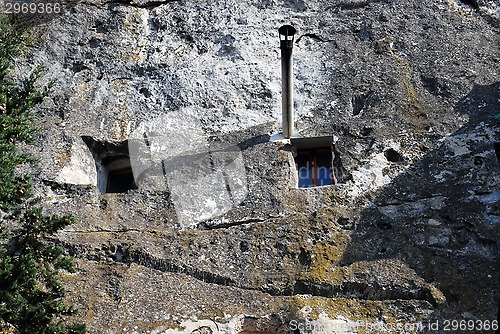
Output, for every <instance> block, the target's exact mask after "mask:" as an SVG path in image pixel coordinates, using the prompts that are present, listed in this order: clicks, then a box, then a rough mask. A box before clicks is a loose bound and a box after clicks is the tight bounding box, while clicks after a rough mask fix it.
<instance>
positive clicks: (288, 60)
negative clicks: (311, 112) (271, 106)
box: [278, 25, 297, 139]
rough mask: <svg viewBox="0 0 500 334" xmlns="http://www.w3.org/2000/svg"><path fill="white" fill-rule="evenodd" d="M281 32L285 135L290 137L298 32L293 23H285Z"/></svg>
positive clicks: (282, 101)
mask: <svg viewBox="0 0 500 334" xmlns="http://www.w3.org/2000/svg"><path fill="white" fill-rule="evenodd" d="M278 32H279V34H280V49H281V79H282V92H281V103H282V106H281V112H282V122H283V123H282V124H283V125H282V126H283V136H284V137H285V138H287V139H288V138H290V137H291V136H292V134H293V127H294V113H293V72H292V70H293V62H292V50H293V39H294V35H295V33H296V32H297V30H295V28H294V27H292V26H291V25H284V26H282V27H281V28H279V29H278Z"/></svg>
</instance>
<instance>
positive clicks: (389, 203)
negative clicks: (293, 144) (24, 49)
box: [18, 0, 500, 333]
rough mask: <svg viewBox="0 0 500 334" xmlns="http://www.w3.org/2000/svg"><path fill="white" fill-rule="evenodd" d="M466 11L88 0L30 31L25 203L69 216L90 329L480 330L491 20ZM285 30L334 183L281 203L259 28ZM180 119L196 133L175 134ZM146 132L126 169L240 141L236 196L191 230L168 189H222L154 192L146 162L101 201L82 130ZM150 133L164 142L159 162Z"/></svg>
mask: <svg viewBox="0 0 500 334" xmlns="http://www.w3.org/2000/svg"><path fill="white" fill-rule="evenodd" d="M478 6H479V8H478V9H474V8H472V7H471V6H469V5H467V4H465V3H464V2H459V1H454V0H440V1H410V0H401V1H375V0H374V1H354V0H353V1H328V2H327V1H307V0H294V1H288V0H287V1H275V0H266V1H264V0H255V1H249V2H246V3H241V2H238V1H233V0H227V1H211V2H206V1H118V2H107V1H98V2H89V1H87V2H85V1H84V2H80V3H77V4H74V5H73V6H72V8H71V9H69V8H68V10H67V11H66V12H65V13H63V14H62V15H60V16H56V17H53V18H52V19H51V20H47V22H44V23H42V24H40V25H38V26H37V28H36V32H37V33H36V37H37V40H38V42H36V43H35V45H34V47H33V49H32V53H31V54H30V55H29V57H27V58H26V59H25V61H24V65H23V66H19V67H18V71H19V72H20V73H22V72H27V71H28V70H29V68H30V67H31V66H34V65H35V64H39V63H42V64H44V65H46V66H48V74H47V80H48V79H50V78H55V79H57V82H58V83H57V86H56V89H55V92H54V94H53V95H52V96H51V97H50V98H48V99H47V100H46V101H45V103H44V105H43V107H41V108H39V109H38V110H37V114H38V116H39V117H38V120H39V126H40V128H41V133H40V136H39V145H38V146H37V147H36V148H33V150H35V151H36V154H37V155H38V156H39V157H40V164H39V165H38V166H37V167H36V170H35V172H36V181H37V189H38V191H39V193H40V194H41V195H43V196H44V200H45V203H46V209H47V211H49V212H56V213H66V212H72V213H74V214H75V216H76V217H77V218H78V223H77V224H75V225H72V226H70V227H69V228H67V229H66V230H65V231H63V232H61V233H60V235H59V236H58V238H59V240H60V241H61V244H63V245H64V246H65V247H66V248H67V249H68V251H69V252H70V253H71V254H73V255H75V256H76V257H77V258H79V260H78V265H79V268H80V270H79V271H78V273H77V274H75V275H67V277H66V278H65V279H66V280H67V282H68V284H69V292H70V294H69V295H70V296H69V298H70V299H71V300H72V301H74V302H75V303H76V304H77V306H78V307H79V308H80V309H81V316H80V317H81V319H83V320H84V321H86V322H87V323H88V324H89V327H90V331H91V333H103V332H105V331H108V332H109V333H118V332H128V333H133V332H136V333H161V332H167V330H168V329H171V332H173V331H174V328H177V329H176V330H178V331H179V332H184V333H191V332H193V331H194V333H204V332H203V331H205V332H207V331H209V330H211V331H212V332H214V333H215V331H220V332H221V333H244V332H245V330H247V331H249V330H260V331H261V332H264V333H265V330H267V331H268V332H271V333H275V332H276V333H278V332H279V333H281V332H283V331H287V330H290V326H289V325H290V321H292V320H294V319H295V320H296V319H301V321H306V320H311V321H313V322H311V323H313V324H315V325H316V326H317V328H322V329H321V330H319V331H317V332H318V333H328V332H329V333H331V332H334V331H337V332H339V333H344V332H345V333H351V332H363V329H362V328H359V326H358V327H356V325H355V324H356V321H360V320H363V321H366V322H371V323H377V322H379V323H380V322H381V323H384V322H385V323H415V322H419V321H420V322H422V324H428V323H429V321H431V320H432V321H435V320H442V319H458V320H460V319H466V320H470V319H472V320H484V321H485V320H490V321H492V320H493V319H494V318H496V312H497V308H498V296H499V293H500V292H499V290H498V287H499V286H500V278H499V272H500V270H498V269H499V268H498V239H499V226H500V214H499V212H500V211H499V204H498V203H499V199H500V195H499V192H498V189H500V187H499V185H500V179H499V171H500V166H499V164H498V161H497V157H496V156H495V152H494V148H493V145H494V143H498V142H500V134H499V120H498V110H499V109H498V107H499V103H498V97H499V94H498V93H499V92H498V91H499V84H498V78H499V75H498V67H499V66H498V63H499V61H498V60H499V55H498V19H499V8H500V6H499V4H498V2H496V1H486V0H484V1H478ZM289 23H291V24H293V25H294V26H295V27H296V28H297V29H298V35H297V39H296V43H295V49H294V64H295V68H294V75H295V95H296V99H295V110H296V115H297V119H296V127H297V130H298V131H299V133H300V134H301V135H303V136H320V135H333V136H335V139H336V140H335V148H336V150H337V151H338V152H337V153H338V155H339V157H340V162H341V164H342V170H343V171H344V175H343V178H342V183H340V184H338V185H335V186H328V187H321V188H311V189H297V187H296V182H297V181H296V180H297V175H296V171H295V166H294V161H293V150H292V149H291V148H290V146H289V145H284V144H279V143H275V142H272V141H270V138H271V137H272V136H273V135H274V134H277V133H279V132H280V124H279V121H278V120H280V119H281V115H280V110H281V95H280V91H281V81H280V68H279V66H280V60H279V41H278V34H277V29H278V28H279V27H280V26H281V25H282V24H289ZM495 115H497V118H495ZM190 119H195V120H196V126H195V128H194V129H193V128H191V127H190V126H179V124H186V120H190ZM188 123H189V122H188ZM176 126H177V128H176ZM142 129H144V133H146V134H147V136H146V137H148V138H159V140H158V141H157V142H156V143H157V146H155V145H156V144H154V143H153V145H149V146H147V147H148V150H149V151H147V150H146V151H140V150H136V151H134V152H135V153H136V157H137V161H149V160H148V159H150V160H151V155H147V154H152V152H153V153H154V152H157V153H158V152H171V151H172V150H175V149H176V148H179V147H180V148H182V150H184V151H182V150H181V151H182V152H191V153H190V154H194V153H196V152H198V151H196V150H199V149H201V148H204V147H205V148H206V147H210V148H214V147H220V146H218V145H223V147H231V146H236V147H238V150H239V151H240V153H241V161H242V164H240V165H239V166H240V167H242V168H243V170H244V175H245V183H244V186H245V188H246V189H245V192H244V193H240V194H244V196H243V195H242V197H241V198H239V197H231V201H229V200H227V199H226V202H224V203H233V205H229V206H225V205H222V206H221V207H220V208H219V209H220V210H219V209H217V210H219V211H217V210H215V209H214V210H215V211H212V213H215V214H212V215H205V213H206V212H205V211H203V210H202V211H197V210H198V208H197V207H195V205H193V211H191V212H202V213H203V212H204V213H203V214H193V215H191V216H189V217H188V216H186V215H183V214H182V212H190V211H189V208H187V209H185V210H187V211H179V207H180V206H182V204H183V203H185V202H180V201H182V200H183V197H182V196H179V192H180V191H181V189H191V188H190V187H192V190H190V191H192V192H193V195H196V196H198V197H196V198H198V199H192V203H199V202H198V201H199V198H204V197H205V196H207V197H208V198H212V197H214V196H215V195H217V194H220V195H221V196H225V195H227V194H229V195H231V194H234V193H233V190H232V189H234V187H232V186H234V185H235V184H236V183H233V184H231V183H228V184H227V187H226V190H227V192H226V191H225V189H224V188H220V189H219V192H214V191H208V190H207V189H212V188H207V187H206V186H205V185H203V184H200V185H198V186H197V187H194V186H193V185H196V183H195V182H194V181H193V180H194V179H196V178H197V177H199V176H200V175H201V174H200V173H202V172H203V169H200V168H197V170H194V171H193V173H192V174H191V173H188V175H192V179H190V177H185V174H186V173H183V177H184V178H185V180H184V182H185V185H186V186H185V187H184V186H183V183H182V182H181V181H180V180H182V179H179V178H176V179H175V180H176V183H175V184H173V185H172V184H171V183H170V184H169V182H166V183H165V182H164V180H163V175H162V174H161V173H160V175H158V173H157V171H158V170H160V169H158V168H160V167H161V165H158V164H157V165H154V164H153V165H151V166H153V167H151V169H150V171H151V170H152V171H153V172H151V173H150V174H147V173H146V175H147V177H145V178H144V179H142V180H140V182H139V180H138V182H137V183H138V189H135V190H130V191H129V192H127V193H124V194H101V191H99V189H98V188H97V184H98V180H97V177H98V173H97V170H96V167H95V162H94V160H93V156H92V152H91V151H90V150H89V147H88V145H86V144H85V142H84V140H83V139H82V137H91V138H92V139H93V140H94V141H96V142H103V143H109V147H118V146H119V145H118V144H119V143H124V142H125V141H126V140H129V141H130V140H132V139H137V138H139V139H141V138H140V136H141V133H142ZM175 129H177V130H175ZM176 131H177V132H176ZM173 134H176V137H175V138H176V140H178V141H173V137H172V136H173ZM155 135H156V136H157V137H154V136H155ZM169 136H170V137H169ZM179 136H180V137H179ZM182 136H185V138H186V139H185V140H184V139H182V138H184V137H182ZM162 138H170V139H171V140H169V141H168V143H166V144H165V145H166V146H165V147H168V145H169V144H172V142H175V143H177V142H178V143H179V144H176V145H173V146H172V145H171V146H172V147H170V148H169V150H165V147H164V148H163V151H162V149H161V147H160V146H161V145H160V144H161V141H162ZM158 143H159V144H158ZM207 143H208V144H207ZM214 143H215V144H214ZM158 145H159V146H158ZM154 147H160V148H159V149H158V150H156V151H155V150H154V149H153V148H154ZM129 148H130V146H129ZM208 151H209V152H210V149H209V150H208ZM200 152H201V153H207V149H201V151H200ZM200 152H198V153H200ZM132 153H133V152H132V150H131V151H130V152H129V154H131V155H133V154H132ZM143 153H144V154H146V155H142V154H143ZM162 154H163V153H162ZM176 156H177V155H176ZM209 156H210V157H213V156H215V157H217V156H216V155H214V154H209ZM238 156H239V155H238ZM141 159H142V160H141ZM144 159H145V160H144ZM210 159H212V160H210V161H212V163H213V161H218V160H217V159H216V158H215V160H213V159H214V158H210ZM160 160H161V159H160ZM200 161H202V162H203V161H205V160H200ZM207 161H208V160H207ZM221 161H222V160H221ZM203 163H205V162H203ZM154 166H156V167H154ZM158 166H160V167H158ZM203 166H206V164H205V165H203ZM155 168H156V169H155ZM214 170H217V169H216V168H215V169H214ZM236 170H237V171H241V170H240V169H236ZM167 172H168V171H167ZM238 173H239V172H238ZM167 174H168V173H167ZM227 175H229V177H227ZM227 175H226V176H224V177H226V178H224V177H222V179H224V180H233V179H235V177H234V174H227ZM211 180H218V179H217V178H213V179H211ZM162 182H163V183H162ZM159 184H162V186H161V187H160V186H159ZM241 184H242V185H243V183H241ZM219 185H220V184H219ZM176 187H177V188H176ZM200 194H203V196H200ZM174 196H178V197H174ZM217 196H218V195H217ZM217 196H215V197H217ZM235 198H236V199H237V200H234V199H235ZM214 202H215V203H216V204H217V203H218V202H217V200H214ZM207 208H209V206H207ZM186 217H187V218H186ZM186 220H188V222H187V223H186ZM254 318H255V319H261V320H259V321H260V322H259V321H257V320H255V319H254ZM252 319H253V320H252ZM210 320H213V322H210ZM186 321H188V322H189V324H187V323H186ZM273 324H274V325H276V326H277V327H274V328H275V329H273V330H271V329H269V328H267V329H266V326H268V327H269V326H271V325H273ZM320 324H322V325H321V326H320ZM323 325H324V326H323ZM214 326H215V327H214ZM245 326H246V327H245ZM280 326H281V327H280ZM283 326H284V327H283ZM287 326H288V327H287ZM319 326H320V327H319ZM182 328H184V330H183V329H182ZM379 332H384V331H383V330H380V331H379ZM424 332H432V331H430V329H429V328H425V330H424Z"/></svg>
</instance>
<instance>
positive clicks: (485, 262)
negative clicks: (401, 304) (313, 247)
mask: <svg viewBox="0 0 500 334" xmlns="http://www.w3.org/2000/svg"><path fill="white" fill-rule="evenodd" d="M499 88H500V85H499V83H495V84H492V85H487V86H479V85H476V86H475V87H474V88H473V89H472V90H471V92H470V93H469V94H468V95H467V96H465V97H464V98H463V99H461V100H460V101H459V102H458V103H457V104H456V105H455V108H454V110H455V112H457V113H460V114H462V115H464V116H466V117H468V119H469V120H468V122H467V123H466V124H465V125H464V126H463V127H462V128H460V129H459V130H458V131H456V132H455V133H453V134H451V135H450V136H449V137H447V138H445V139H444V140H440V141H439V143H436V144H437V145H438V146H437V148H436V149H434V150H433V151H431V152H430V153H428V154H427V155H426V156H424V157H423V158H422V159H421V160H419V161H417V162H416V163H414V164H413V165H412V166H411V167H410V168H409V169H408V170H407V171H406V172H404V173H403V174H401V175H399V176H398V177H396V178H395V179H394V180H393V181H392V182H391V183H390V184H389V185H387V186H385V187H384V188H383V189H382V190H381V191H380V192H379V193H378V194H377V195H376V197H375V198H374V199H373V200H372V202H373V205H372V206H371V207H370V208H367V209H365V210H364V211H363V212H362V213H361V216H360V219H359V222H358V225H357V230H356V231H355V233H354V234H353V235H352V240H351V242H350V244H349V246H348V247H347V249H346V251H345V253H344V254H343V257H342V260H341V264H342V266H343V268H348V267H352V266H353V265H357V264H359V263H366V262H367V261H368V262H370V263H381V262H380V261H383V263H385V264H382V265H385V266H392V265H393V264H394V263H400V262H399V261H401V262H403V263H404V264H405V266H407V267H408V268H412V269H413V270H414V271H415V273H416V275H418V276H419V277H421V278H423V279H424V280H425V281H426V282H428V283H432V284H433V286H435V287H437V288H438V289H439V290H440V291H442V293H443V294H444V297H445V298H446V301H444V299H443V300H435V299H434V300H433V298H435V296H431V297H432V298H431V299H430V300H429V301H431V302H437V303H438V304H439V303H442V306H441V308H442V309H443V311H444V312H443V315H444V314H446V311H450V312H454V314H460V312H464V311H467V312H469V313H471V314H473V315H474V316H478V317H489V318H490V319H494V317H495V316H496V307H497V302H498V300H497V298H498V295H499V294H500V291H499V288H498V287H499V286H500V283H499V275H498V240H499V236H500V224H499V223H500V217H499V215H498V212H500V211H499V207H498V203H499V201H500V193H499V191H498V189H500V178H499V174H500V168H499V166H498V163H497V159H496V157H495V152H494V143H496V142H498V141H499V140H500V132H499V122H498V120H495V118H494V115H495V113H496V112H497V110H498V107H499V103H498V96H499V94H498V92H499ZM477 161H481V163H480V164H478V163H477ZM388 260H390V261H388ZM394 260H396V261H398V262H392V261H394ZM366 268H368V269H369V270H373V268H371V267H370V266H367V267H366ZM392 269H394V268H385V269H384V270H383V271H385V272H389V273H390V272H393V271H394V270H392ZM394 275H396V277H397V276H398V275H399V274H398V273H397V271H396V272H394ZM403 276H404V275H403ZM403 276H401V275H400V277H401V278H403ZM377 280H378V281H377V282H378V283H377V284H379V285H383V284H385V283H387V282H389V283H390V282H391V280H392V281H397V280H398V278H395V277H392V278H380V276H378V278H377ZM389 283H387V284H389ZM372 287H373V285H372ZM311 289H312V288H310V289H309V290H311ZM379 292H380V293H382V292H383V291H379ZM431 292H432V291H431ZM373 293H375V294H377V292H376V291H373ZM399 297H400V298H406V297H405V296H399ZM407 297H408V296H407ZM414 297H417V296H414ZM420 297H422V296H420ZM424 299H425V296H424ZM438 299H439V298H438ZM457 312H458V313H457Z"/></svg>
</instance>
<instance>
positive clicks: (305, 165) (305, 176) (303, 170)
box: [295, 153, 313, 188]
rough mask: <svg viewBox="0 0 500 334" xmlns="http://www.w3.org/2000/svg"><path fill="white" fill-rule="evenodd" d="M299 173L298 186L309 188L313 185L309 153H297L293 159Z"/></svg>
mask: <svg viewBox="0 0 500 334" xmlns="http://www.w3.org/2000/svg"><path fill="white" fill-rule="evenodd" d="M295 161H296V162H297V171H298V175H299V188H309V187H312V186H313V170H312V164H311V155H310V154H307V153H306V154H303V153H299V155H297V158H296V159H295Z"/></svg>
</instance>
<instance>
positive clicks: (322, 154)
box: [316, 151, 332, 186]
mask: <svg viewBox="0 0 500 334" xmlns="http://www.w3.org/2000/svg"><path fill="white" fill-rule="evenodd" d="M316 162H317V164H318V166H317V169H316V175H317V185H318V186H327V185H330V184H332V178H331V175H332V169H331V163H332V154H331V152H330V151H318V152H317V153H316Z"/></svg>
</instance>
